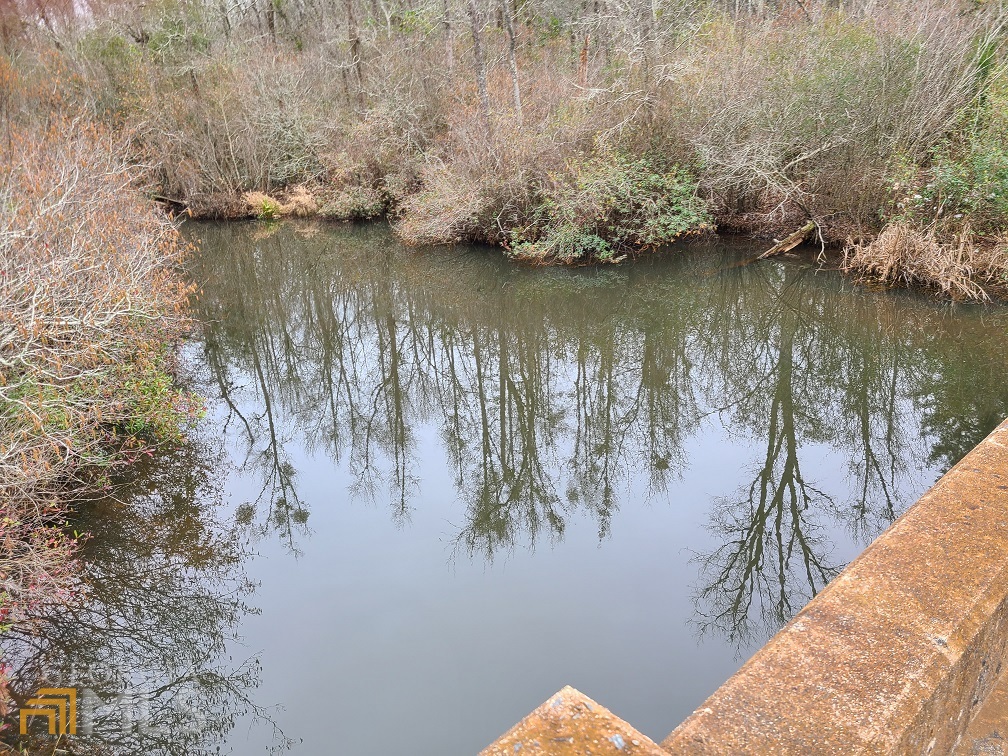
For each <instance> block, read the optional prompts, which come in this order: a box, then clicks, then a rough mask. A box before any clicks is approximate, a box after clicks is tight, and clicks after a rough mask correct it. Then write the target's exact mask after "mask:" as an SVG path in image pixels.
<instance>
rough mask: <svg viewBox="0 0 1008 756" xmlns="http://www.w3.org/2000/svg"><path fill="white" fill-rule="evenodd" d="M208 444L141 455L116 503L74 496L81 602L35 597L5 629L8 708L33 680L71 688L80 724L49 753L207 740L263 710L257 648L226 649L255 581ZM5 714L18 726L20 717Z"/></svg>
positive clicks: (188, 746) (176, 749) (162, 747)
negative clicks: (63, 603)
mask: <svg viewBox="0 0 1008 756" xmlns="http://www.w3.org/2000/svg"><path fill="white" fill-rule="evenodd" d="M216 447H217V448H216V450H215V449H214V448H210V447H209V446H208V445H207V444H206V443H202V442H199V441H196V440H194V442H193V443H191V444H189V445H187V446H184V447H182V448H179V449H177V450H175V451H174V452H173V453H170V454H166V455H164V456H162V457H159V458H158V459H157V460H156V461H153V462H150V463H149V464H148V465H147V466H146V469H143V470H142V471H139V472H140V473H141V474H139V475H138V476H137V477H136V479H135V480H133V481H131V485H130V488H129V503H128V504H126V503H121V502H119V501H117V500H115V499H109V500H106V501H102V502H96V503H94V504H85V505H83V506H82V510H81V512H80V517H79V518H78V520H77V521H76V522H75V523H74V527H75V528H77V529H79V530H82V531H85V532H89V533H90V534H91V537H90V538H89V539H88V540H87V541H85V542H84V544H83V547H82V549H81V553H80V559H81V563H82V568H83V569H82V578H81V580H82V583H83V586H84V590H83V595H84V598H83V600H82V601H81V603H80V605H79V606H74V607H69V608H67V607H50V608H43V609H42V610H41V611H40V612H39V615H38V616H37V617H36V618H35V621H34V623H32V624H30V625H27V626H25V627H16V628H14V629H12V630H10V631H8V632H7V633H5V634H4V635H3V637H2V651H3V658H4V662H5V663H6V664H7V665H8V666H9V667H10V668H11V671H12V678H11V682H12V694H13V698H14V699H15V702H16V703H17V705H18V706H19V707H20V706H22V705H23V704H24V702H25V701H26V700H27V699H28V698H31V697H32V696H34V695H35V692H36V691H37V690H38V689H39V687H42V686H57V687H59V686H72V687H75V688H77V690H78V713H79V717H78V720H79V721H78V732H77V735H76V736H74V737H72V738H70V739H64V740H62V741H61V742H60V743H59V744H58V746H59V748H60V749H62V750H60V752H61V753H71V754H137V753H144V754H202V753H216V752H218V749H219V746H220V745H221V744H222V743H223V742H224V741H225V739H226V737H227V735H228V733H229V732H230V730H231V729H232V727H233V726H234V723H235V721H236V719H237V718H239V717H252V718H253V719H255V718H258V719H262V720H266V721H267V722H268V721H270V712H269V711H268V710H266V709H264V708H262V707H260V706H259V705H257V704H256V703H255V702H254V701H253V700H252V690H253V689H254V688H255V687H256V686H257V685H258V681H259V662H258V660H257V659H256V658H254V657H252V658H247V659H243V658H241V657H239V658H237V659H235V660H232V658H231V657H229V656H228V654H229V653H235V652H236V650H237V648H238V646H239V644H237V643H236V641H237V638H236V637H235V629H236V627H237V626H238V624H239V622H240V620H241V619H242V617H243V616H245V615H246V614H248V613H249V612H251V611H254V610H253V609H252V608H251V607H249V606H248V604H247V603H246V600H247V599H248V598H249V596H250V595H251V593H252V592H253V590H254V586H253V585H252V584H250V583H249V582H248V581H247V579H246V578H245V577H244V571H243V566H244V561H245V559H246V558H247V556H248V554H247V547H246V545H244V544H243V542H242V540H241V539H240V538H239V535H238V531H237V530H236V529H235V528H234V527H233V525H232V524H229V523H226V522H220V521H218V520H217V519H215V518H216V516H217V513H218V511H219V509H218V507H217V505H218V504H219V503H220V500H221V491H220V480H221V476H220V470H221V465H222V463H223V456H224V455H223V453H222V449H221V447H220V443H219V441H218V442H216ZM35 724H36V725H44V720H43V722H41V723H40V722H38V721H36V723H35ZM8 725H9V728H8V731H7V733H6V734H7V736H8V737H16V734H17V732H18V727H19V725H18V722H17V721H12V722H8ZM43 730H44V727H43ZM89 731H90V732H89ZM275 735H276V740H275V744H276V747H277V748H278V749H283V748H285V747H286V746H287V745H289V743H288V742H287V740H286V739H285V737H284V736H283V733H281V732H279V731H278V730H277V731H275ZM48 742H49V745H48V748H49V749H51V748H52V742H51V740H50V741H48ZM40 747H41V745H40ZM40 752H41V751H40Z"/></svg>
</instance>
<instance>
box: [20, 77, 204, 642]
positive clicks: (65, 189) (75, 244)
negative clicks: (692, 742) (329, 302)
mask: <svg viewBox="0 0 1008 756" xmlns="http://www.w3.org/2000/svg"><path fill="white" fill-rule="evenodd" d="M0 62H2V61H0ZM0 73H4V74H6V75H5V76H3V77H2V78H3V81H2V83H3V85H4V86H5V88H6V92H5V94H6V102H7V103H8V105H9V106H10V107H9V108H8V109H7V112H6V113H5V114H4V115H5V122H4V140H5V150H4V153H3V160H4V162H5V166H4V170H3V171H2V172H0V207H2V208H3V216H2V218H0V539H2V540H3V542H4V543H5V544H7V546H5V548H4V550H3V556H0V624H2V623H3V622H4V621H19V620H23V619H25V618H26V617H28V616H31V615H32V614H33V612H34V609H36V608H37V603H38V602H40V601H66V600H69V599H70V598H71V596H72V593H73V591H74V586H75V581H74V568H73V563H72V562H71V561H70V559H69V556H70V553H71V552H72V543H71V541H70V540H69V539H68V538H67V537H66V536H65V535H64V534H63V533H62V532H61V531H60V530H59V529H58V527H59V526H62V525H63V522H64V517H65V512H66V508H67V507H68V506H70V505H72V504H73V502H75V501H77V500H79V499H81V498H82V497H87V496H90V495H94V494H95V493H97V492H99V491H101V490H103V487H104V486H105V485H106V482H107V480H108V473H109V472H110V471H111V470H112V469H114V468H116V467H119V466H122V465H125V464H128V463H129V462H130V461H131V460H134V459H136V457H137V455H140V454H144V453H150V450H151V445H152V444H153V443H154V442H155V441H157V440H160V439H165V438H177V437H178V436H179V434H180V433H181V428H182V426H183V425H184V423H185V422H186V419H187V418H188V417H189V416H190V415H192V414H193V413H195V412H196V411H197V409H198V408H197V406H196V404H195V403H194V401H193V400H192V398H191V397H190V396H189V395H188V394H186V393H185V392H183V391H180V390H179V389H178V388H177V386H176V384H175V382H174V380H173V378H172V371H173V360H174V358H173V346H174V342H175V341H176V340H177V339H178V338H179V336H180V334H181V333H182V332H183V331H184V330H185V329H186V328H187V325H188V321H187V318H186V315H185V305H186V300H187V297H188V295H189V293H190V290H189V289H188V288H187V287H186V286H185V285H183V284H182V283H180V276H179V275H178V271H177V264H178V261H179V259H180V256H181V255H182V253H183V249H182V247H181V246H180V243H179V240H178V236H177V234H176V231H175V229H174V228H173V226H172V224H171V223H170V222H169V221H168V220H167V219H166V218H165V217H163V216H162V215H161V214H160V213H158V212H156V211H155V209H154V208H153V207H152V206H151V204H150V203H149V201H147V200H145V199H144V198H143V197H142V195H141V194H140V193H139V192H138V191H137V189H135V188H134V183H135V181H136V180H137V177H138V172H137V170H136V169H135V168H132V167H130V165H129V164H128V161H127V159H126V157H125V155H126V149H125V144H126V142H125V140H124V137H123V136H122V135H113V134H112V133H111V132H109V131H108V130H107V129H105V128H104V127H101V126H98V125H93V124H88V123H87V121H86V120H84V119H82V118H81V117H80V115H79V114H78V115H77V117H74V116H73V114H72V113H71V112H64V111H52V110H48V109H47V108H48V105H49V104H51V102H50V98H51V97H52V96H53V93H54V92H57V91H58V90H59V86H58V84H54V83H53V82H46V81H42V82H37V83H35V84H28V83H26V82H24V81H22V80H20V79H18V77H16V76H14V75H13V74H12V73H11V71H10V70H9V69H6V70H0ZM36 119H39V120H36Z"/></svg>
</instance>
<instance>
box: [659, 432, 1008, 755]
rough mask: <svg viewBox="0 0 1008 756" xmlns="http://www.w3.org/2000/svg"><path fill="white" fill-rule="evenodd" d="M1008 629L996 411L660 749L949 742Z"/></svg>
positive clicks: (941, 747) (856, 747) (921, 749)
mask: <svg viewBox="0 0 1008 756" xmlns="http://www.w3.org/2000/svg"><path fill="white" fill-rule="evenodd" d="M1006 634H1008V421H1006V422H1005V423H1002V425H1001V426H1000V427H999V428H998V429H997V430H996V431H994V433H992V434H991V435H990V436H989V437H988V438H987V439H986V440H985V441H984V442H983V443H981V444H980V445H979V446H978V447H977V448H976V449H974V450H973V451H972V452H970V454H968V455H967V456H966V457H965V458H964V459H963V460H962V461H961V462H960V463H959V464H958V465H956V466H955V467H954V468H952V470H950V471H949V472H948V473H947V474H946V475H945V476H944V477H943V478H942V479H941V480H940V481H939V482H938V483H937V484H936V485H935V486H934V487H933V488H932V489H931V490H930V491H928V493H926V494H925V495H924V496H923V497H922V498H921V500H920V501H919V502H917V503H916V504H915V505H914V506H912V507H911V508H910V509H909V510H908V511H907V512H906V514H904V515H903V516H902V517H901V518H900V519H899V520H897V521H896V522H895V523H894V524H893V526H892V527H891V528H889V529H888V530H887V531H886V532H885V533H884V534H883V535H882V536H880V537H879V538H878V539H877V540H876V541H875V542H874V543H873V544H872V545H871V546H869V547H868V549H867V550H865V552H864V553H863V554H862V555H861V556H860V557H858V558H857V559H856V560H855V561H854V562H852V563H851V564H850V565H849V566H848V567H847V569H846V570H844V571H843V573H841V574H840V576H839V577H837V578H836V579H835V580H834V581H833V582H832V583H830V584H829V586H827V588H826V589H825V590H823V591H822V593H820V594H819V595H818V596H817V597H816V598H815V599H814V600H813V601H811V602H810V603H809V605H808V606H807V607H806V608H805V609H803V610H802V611H801V612H799V614H798V615H797V616H796V617H795V618H794V619H793V620H792V621H791V622H790V623H788V625H787V626H786V627H785V628H784V629H783V630H781V631H780V632H779V633H778V634H777V635H776V636H774V637H773V638H772V639H771V640H770V642H769V643H767V645H766V646H764V647H763V648H762V649H761V650H760V651H759V652H757V653H756V655H755V656H754V657H753V658H752V659H751V660H749V662H747V663H746V665H745V666H744V667H742V669H741V670H739V672H738V673H736V674H735V675H734V676H733V677H732V678H731V679H730V680H728V682H726V683H725V684H724V685H723V686H721V687H720V688H719V689H718V690H717V691H716V692H715V693H714V694H713V695H712V696H711V697H710V698H709V699H708V700H707V701H706V702H705V703H704V704H703V706H701V707H700V708H699V709H698V710H697V711H696V712H695V713H694V714H693V715H692V716H691V717H689V719H687V720H686V721H685V722H683V723H682V724H681V725H680V726H679V727H678V728H677V729H676V730H675V731H674V732H673V733H672V734H671V735H669V736H668V737H667V738H666V739H665V740H664V741H663V743H662V746H663V747H664V748H665V749H666V750H667V751H670V752H672V753H705V754H707V753H733V754H735V753H743V752H749V753H751V752H774V753H803V754H804V753H836V754H858V753H914V754H920V753H948V752H950V751H951V750H952V748H953V747H954V746H955V744H956V743H957V742H958V740H959V738H960V736H961V735H962V734H963V732H964V731H965V729H966V727H967V725H968V724H969V721H970V718H971V716H972V714H973V713H974V711H975V710H976V708H977V707H978V705H979V704H980V703H981V702H982V701H983V700H984V698H985V697H986V695H987V694H988V692H989V691H990V689H991V688H992V686H993V684H994V682H995V681H996V679H997V677H998V675H999V673H1000V671H1001V664H1002V660H1003V659H1004V654H1005V646H1006Z"/></svg>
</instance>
